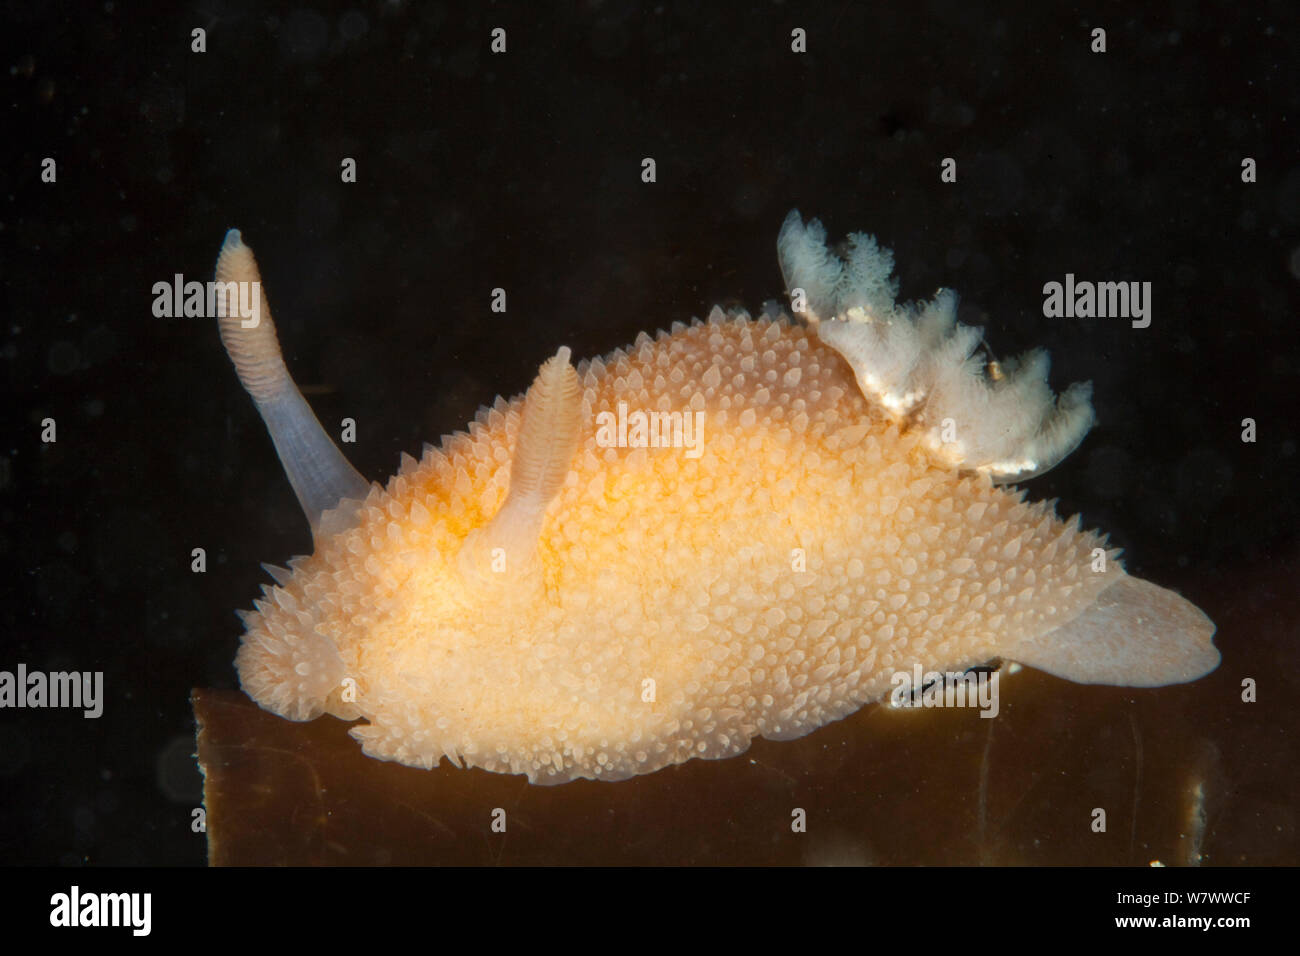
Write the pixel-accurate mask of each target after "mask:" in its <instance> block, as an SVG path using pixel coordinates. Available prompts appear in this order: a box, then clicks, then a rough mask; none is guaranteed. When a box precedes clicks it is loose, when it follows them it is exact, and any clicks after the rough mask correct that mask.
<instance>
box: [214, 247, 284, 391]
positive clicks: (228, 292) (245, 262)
mask: <svg viewBox="0 0 1300 956" xmlns="http://www.w3.org/2000/svg"><path fill="white" fill-rule="evenodd" d="M216 281H217V282H219V283H222V284H223V286H224V289H223V290H221V291H223V292H224V302H225V308H224V309H222V310H221V312H222V314H219V315H218V316H217V327H218V328H219V329H220V331H221V342H222V344H223V345H225V347H226V353H227V354H228V355H229V356H230V360H231V361H232V362H234V363H235V371H236V372H238V373H239V380H240V381H241V382H242V383H243V385H244V388H246V389H247V390H248V394H250V395H252V396H253V399H254V400H255V401H259V402H260V401H266V400H269V399H271V398H274V397H275V395H276V394H278V393H279V392H280V391H281V390H283V389H286V388H292V387H293V383H292V381H291V380H290V379H289V373H288V371H287V370H286V369H285V367H284V359H283V358H282V357H281V355H280V341H279V339H277V338H276V335H275V322H274V321H272V319H271V308H270V306H269V305H268V303H267V301H266V294H265V293H264V292H263V291H262V276H261V274H260V273H259V272H258V270H257V260H256V259H254V258H253V250H252V249H250V248H248V246H246V245H244V240H243V237H242V236H241V235H240V233H239V230H238V229H231V230H230V231H229V232H227V233H226V239H225V241H224V242H223V243H222V244H221V254H220V255H219V256H217V269H216ZM230 283H239V284H246V287H245V289H244V290H243V292H242V294H243V299H242V301H243V302H245V303H250V304H253V305H254V308H253V309H251V310H250V313H251V314H249V315H241V314H240V302H241V298H240V295H241V292H240V290H239V288H238V285H230ZM254 283H256V285H254Z"/></svg>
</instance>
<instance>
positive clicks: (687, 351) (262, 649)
mask: <svg viewBox="0 0 1300 956" xmlns="http://www.w3.org/2000/svg"><path fill="white" fill-rule="evenodd" d="M778 252H779V256H780V261H781V266H782V269H783V271H784V273H785V278H786V283H787V288H788V290H789V292H790V294H791V301H792V305H793V308H794V311H795V313H796V316H795V318H794V319H790V318H788V317H786V316H785V315H770V314H764V315H762V316H760V317H758V318H751V317H750V316H749V315H748V314H745V313H743V312H734V313H732V314H724V313H723V312H722V311H721V310H720V309H717V308H714V310H713V311H712V313H711V314H710V315H709V317H708V319H707V320H706V321H703V322H701V321H698V320H696V321H694V322H692V323H691V324H690V325H685V324H682V323H680V322H676V323H673V326H672V328H671V330H670V331H666V332H664V331H661V332H659V333H657V334H656V335H655V336H654V337H651V336H649V335H646V334H644V333H643V334H641V335H639V336H638V337H637V339H636V341H635V342H634V343H633V344H632V345H631V346H630V347H629V348H627V349H621V350H617V351H615V352H613V353H611V354H609V355H607V356H605V357H603V358H596V359H592V360H589V361H588V360H583V361H580V362H578V363H577V365H576V366H575V365H573V364H572V363H571V361H570V353H569V350H568V349H567V348H561V349H559V350H558V352H557V353H556V354H555V355H554V356H553V357H552V358H550V359H547V360H546V361H545V362H544V363H543V364H542V366H541V369H540V371H539V373H538V375H537V378H536V380H535V381H534V383H533V384H532V386H531V387H530V388H529V390H528V392H527V393H526V394H525V395H523V396H520V397H516V398H514V399H511V400H508V401H507V400H504V399H501V398H497V400H496V401H495V403H494V404H492V405H491V406H490V407H485V408H483V409H482V410H481V411H480V412H479V414H478V417H477V419H476V420H475V421H474V422H471V423H470V425H469V430H468V432H464V433H458V434H456V435H453V436H451V437H449V438H447V439H446V440H445V441H444V442H443V444H442V446H441V447H440V448H434V447H431V446H425V451H424V454H423V457H422V458H421V459H420V460H419V461H416V460H414V459H412V458H410V457H409V456H405V455H404V456H403V460H402V464H401V467H400V469H399V471H398V473H397V474H396V475H395V476H393V477H392V478H390V479H389V481H388V483H387V485H386V486H381V485H379V484H370V483H368V482H367V481H366V480H365V479H364V478H363V477H362V476H361V475H359V474H358V473H357V472H356V471H355V470H354V469H353V468H352V466H351V465H350V464H348V462H347V460H346V459H345V458H344V457H343V455H342V453H341V452H340V451H339V450H338V448H337V447H336V446H335V444H334V443H333V442H332V441H331V439H330V438H329V436H328V435H327V434H326V433H325V431H324V430H323V429H322V428H321V426H320V424H319V423H318V422H317V420H316V418H315V417H314V415H313V414H312V412H311V410H310V408H309V407H308V406H307V404H306V402H305V401H304V400H303V398H302V396H301V395H300V393H299V391H298V389H297V387H296V386H295V385H294V383H293V380H292V379H291V378H290V376H289V373H288V371H287V370H286V368H285V365H284V362H283V360H282V359H281V355H280V349H279V344H278V342H277V339H276V333H275V327H274V323H273V321H272V319H271V310H270V307H269V305H268V304H267V302H266V301H265V298H264V295H263V298H262V299H261V302H260V306H261V308H260V321H258V322H257V323H256V324H255V325H254V324H253V323H251V322H246V321H245V322H241V320H240V318H239V316H238V315H234V316H222V317H219V323H220V331H221V336H222V339H223V341H224V342H225V345H226V348H227V350H228V352H229V354H230V356H231V358H232V360H233V361H234V364H235V366H236V369H237V370H238V373H239V376H240V379H241V380H242V381H243V383H244V385H245V387H246V388H247V390H248V392H249V393H250V394H251V395H252V397H253V399H254V400H255V402H256V403H257V406H258V409H259V410H260V412H261V414H262V417H263V418H264V419H265V421H266V424H267V427H268V429H269V430H270V433H271V436H272V439H273V440H274V442H275V446H276V450H277V451H278V453H279V455H280V459H281V461H282V462H283V464H284V467H285V470H286V472H287V474H288V477H289V480H290V482H291V483H292V484H293V487H294V490H295V492H296V493H297V495H298V499H299V501H300V502H301V503H302V506H303V509H304V511H305V512H306V515H307V518H308V520H309V521H310V523H311V527H312V530H313V534H314V537H315V550H314V553H313V554H311V555H310V556H305V557H298V558H294V559H293V560H291V561H290V562H289V568H288V569H283V568H268V570H269V571H270V573H271V574H272V576H273V577H274V578H275V584H274V585H267V586H265V587H264V595H263V597H262V598H260V599H259V600H257V601H256V602H255V605H256V610H255V611H252V612H248V613H245V614H244V615H243V620H244V623H245V626H246V633H245V634H244V636H243V641H242V645H241V647H240V650H239V653H238V656H237V659H236V666H237V668H238V671H239V677H240V681H241V684H242V686H243V688H244V690H245V691H246V692H247V693H248V694H249V696H251V697H252V698H253V699H254V700H255V701H256V702H257V703H258V704H260V705H261V706H262V707H264V708H266V709H268V710H270V711H273V712H275V713H277V714H280V715H282V716H284V717H287V718H289V719H291V720H311V719H313V718H315V717H318V716H320V715H321V714H325V713H329V714H333V715H335V716H336V717H340V718H342V719H344V720H349V721H351V720H357V719H358V718H363V719H364V720H363V722H360V723H358V724H357V725H356V726H355V727H353V728H352V731H351V733H352V734H353V736H354V737H356V739H357V740H359V741H360V742H361V745H362V747H363V748H364V750H365V752H366V753H367V754H369V755H371V756H373V757H377V758H380V759H384V760H396V761H400V762H401V763H404V764H409V765H411V766H416V767H426V768H428V767H433V766H435V765H437V764H438V763H439V762H440V761H441V760H442V758H444V757H446V758H448V760H450V761H451V763H453V764H455V765H457V766H472V767H482V768H485V769H487V770H491V771H497V772H502V773H518V774H526V775H527V776H528V779H529V780H531V781H532V782H534V783H541V784H546V783H563V782H566V781H570V780H574V779H578V778H591V779H599V780H620V779H624V778H627V777H631V776H634V775H636V774H643V773H649V772H652V771H655V770H658V769H660V768H662V767H666V766H668V765H670V764H676V763H681V762H683V761H686V760H689V759H690V758H692V757H704V758H709V759H716V758H721V757H729V756H733V755H735V754H739V753H742V752H743V751H745V749H746V748H747V747H748V746H749V744H750V742H751V741H752V740H753V738H754V737H755V736H759V735H761V736H764V737H768V738H773V739H779V740H787V739H791V738H795V737H799V736H802V735H804V734H807V733H809V732H810V731H812V730H815V729H816V728H818V727H820V726H821V725H823V724H825V723H827V722H829V721H833V720H837V719H839V718H842V717H845V716H846V715H848V714H851V713H853V712H854V711H856V710H857V709H858V708H860V707H861V706H863V705H864V704H867V703H870V702H873V701H877V700H880V699H881V698H883V697H885V696H886V695H888V694H889V692H890V690H891V688H892V686H893V684H892V682H891V678H892V676H893V675H895V674H897V673H899V672H903V671H906V672H910V671H912V669H913V668H914V667H915V666H916V665H920V666H921V667H922V668H923V669H925V670H937V671H953V670H961V669H963V668H968V667H971V666H974V665H979V664H983V663H986V662H989V661H991V660H993V659H995V658H1001V659H1003V660H1010V661H1018V662H1021V663H1024V664H1027V665H1029V666H1032V667H1037V668H1040V669H1042V670H1045V671H1048V672H1050V673H1052V674H1055V675H1058V676H1060V677H1063V678H1067V679H1069V680H1073V681H1079V682H1084V683H1103V684H1124V685H1132V686H1158V685H1162V684H1170V683H1178V682H1183V681H1190V680H1194V679H1196V678H1198V677H1200V676H1202V675H1204V674H1206V673H1208V672H1209V671H1211V670H1213V669H1214V668H1215V667H1216V666H1217V664H1218V661H1219V654H1218V651H1217V650H1216V649H1215V647H1214V645H1213V643H1212V637H1213V634H1214V625H1213V623H1212V622H1211V621H1210V620H1209V619H1208V618H1207V617H1206V616H1205V615H1204V614H1203V613H1201V611H1199V610H1198V609H1197V608H1196V607H1195V606H1193V605H1192V604H1191V603H1189V602H1188V601H1186V600H1184V599H1183V598H1182V597H1180V596H1178V595H1177V594H1175V593H1173V592H1172V591H1169V590H1165V589H1163V588H1160V587H1157V586H1156V585H1154V584H1150V583H1148V582H1146V581H1143V580H1140V579H1138V578H1134V577H1131V576H1129V575H1128V574H1126V573H1125V571H1124V570H1123V568H1122V566H1121V564H1120V562H1119V561H1118V560H1117V557H1118V552H1117V551H1114V550H1107V548H1106V543H1105V540H1104V539H1103V538H1102V537H1100V536H1099V535H1098V534H1096V533H1094V532H1092V531H1087V530H1080V528H1079V522H1078V520H1077V518H1076V519H1075V520H1073V521H1071V522H1063V521H1062V520H1060V519H1059V518H1057V516H1056V514H1055V511H1054V508H1053V506H1052V504H1051V503H1042V502H1038V503H1034V502H1028V501H1026V500H1025V495H1024V492H1023V491H1016V490H1009V489H1007V488H1004V487H1001V484H1002V483H1005V482H1010V481H1018V480H1022V479H1025V478H1028V477H1030V476H1032V475H1034V474H1038V473H1041V472H1042V471H1044V470H1046V469H1047V468H1050V467H1051V466H1052V465H1054V464H1055V463H1056V462H1057V461H1059V460H1060V459H1061V458H1062V457H1064V456H1065V455H1066V454H1068V453H1069V451H1070V450H1071V449H1073V448H1074V447H1075V446H1076V445H1077V444H1078V443H1079V441H1080V440H1081V439H1082V437H1083V435H1084V433H1085V432H1086V431H1087V430H1088V428H1089V426H1090V425H1091V423H1092V409H1091V405H1090V402H1089V389H1088V387H1087V386H1080V385H1075V386H1072V387H1071V388H1070V389H1068V390H1067V391H1066V392H1065V393H1064V394H1063V395H1062V396H1061V397H1060V398H1056V397H1054V396H1053V395H1052V392H1051V390H1050V389H1049V388H1048V386H1047V358H1046V356H1045V355H1044V354H1043V353H1033V354H1031V355H1029V356H1027V357H1025V358H1024V359H1022V360H1021V361H1019V362H1017V363H1006V364H1004V365H998V364H996V363H992V362H986V361H982V360H981V359H980V358H979V357H978V354H977V348H978V345H979V342H980V332H979V330H978V329H971V328H968V327H966V326H963V325H961V324H959V323H957V322H956V319H955V314H956V312H955V305H956V299H955V297H954V296H953V294H952V293H950V292H947V291H942V290H941V291H940V293H939V294H938V295H937V296H936V297H935V299H934V300H933V301H932V302H929V303H925V304H922V305H920V306H902V305H899V304H897V303H896V302H895V296H896V285H895V283H894V281H893V280H892V278H891V271H892V268H893V260H892V257H891V255H890V253H889V252H888V251H887V250H885V249H882V248H880V247H879V246H877V244H876V243H875V241H874V240H873V239H871V238H870V237H867V236H863V235H854V236H851V237H850V239H849V241H848V243H847V245H846V246H845V247H844V249H843V253H844V254H843V256H842V257H841V256H840V255H837V254H834V253H832V252H830V251H828V249H827V247H826V242H825V233H824V230H823V229H822V227H821V225H820V224H819V223H818V222H816V221H815V220H814V221H813V222H811V223H807V224H805V223H804V222H803V220H802V219H801V218H800V217H799V215H798V214H797V213H792V214H791V215H790V217H789V218H788V219H787V220H786V222H785V225H784V226H783V228H782V230H781V233H780V237H779V240H778ZM216 278H217V280H218V281H220V282H250V283H251V282H254V281H257V282H260V276H259V274H258V270H257V264H256V262H255V260H254V258H253V254H252V252H251V250H250V249H249V248H248V246H246V245H245V244H244V243H243V241H242V239H241V237H240V234H239V232H238V231H236V230H231V231H230V232H229V233H228V234H227V236H226V240H225V243H224V245H223V247H222V250H221V254H220V257H219V259H218V261H217V269H216ZM256 288H258V290H259V291H258V294H262V293H261V291H260V289H261V287H260V286H259V287H256ZM245 325H248V326H252V327H248V328H246V327H244V326H245ZM620 405H622V406H623V407H622V408H620ZM620 415H621V416H622V417H621V419H619V420H620V421H622V422H624V423H626V422H627V421H628V420H629V419H632V418H634V417H635V416H637V415H639V416H640V418H639V419H636V421H637V422H638V423H640V424H642V425H643V424H644V423H645V422H647V421H657V422H658V423H660V424H661V425H663V426H665V427H664V428H662V429H660V431H658V432H656V434H657V435H659V436H660V437H664V436H667V437H668V439H671V437H672V436H673V435H674V429H679V428H681V423H685V424H687V425H688V426H689V425H690V424H691V423H693V422H698V430H699V432H698V434H696V435H695V436H694V438H695V441H696V444H695V447H694V449H693V450H694V454H687V453H686V451H687V450H686V449H685V448H683V447H680V443H674V442H673V441H672V440H663V441H659V440H656V441H645V440H630V439H629V437H628V435H627V432H628V428H627V426H626V424H624V425H621V426H620V427H619V429H618V432H619V440H617V441H611V440H610V434H609V428H608V427H603V426H598V421H604V422H609V421H611V420H613V419H612V418H611V416H614V417H617V416H620ZM687 416H690V419H689V421H688V420H687ZM644 432H645V429H644V428H641V429H640V430H639V435H633V436H631V437H632V438H637V437H640V438H642V439H644V437H645V434H644Z"/></svg>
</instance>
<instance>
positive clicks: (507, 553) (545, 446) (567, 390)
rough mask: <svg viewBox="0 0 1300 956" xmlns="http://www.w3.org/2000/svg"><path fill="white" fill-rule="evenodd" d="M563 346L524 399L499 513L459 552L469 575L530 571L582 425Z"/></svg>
mask: <svg viewBox="0 0 1300 956" xmlns="http://www.w3.org/2000/svg"><path fill="white" fill-rule="evenodd" d="M569 356H570V352H569V349H568V347H567V346H561V347H560V349H559V351H558V352H556V354H555V355H554V356H552V357H551V358H549V359H547V360H546V361H545V362H543V363H542V366H541V368H540V369H539V370H538V372H537V378H535V379H534V380H533V384H532V385H531V386H530V387H529V389H528V393H527V394H526V395H525V396H524V410H523V421H522V422H521V424H520V426H519V437H518V438H517V439H516V442H515V451H514V458H513V461H512V464H511V468H510V490H509V492H507V494H506V500H505V502H504V503H503V504H502V505H501V509H500V510H499V511H498V512H497V513H496V515H494V516H493V518H492V520H491V521H490V522H489V523H488V524H487V525H486V526H485V527H483V528H482V529H480V530H479V531H476V532H473V533H472V534H471V535H470V536H469V538H467V539H466V541H465V544H464V545H463V546H462V548H461V561H462V566H464V567H465V569H466V570H467V571H469V572H470V573H471V574H473V575H477V576H479V577H483V576H485V575H488V574H491V575H492V576H494V577H500V578H501V579H502V580H506V579H509V578H513V577H514V575H515V574H516V573H518V572H525V571H528V570H530V569H531V568H532V566H533V558H534V556H535V552H536V548H537V538H538V535H539V534H540V533H541V529H542V521H543V519H544V518H545V516H546V506H547V505H548V504H550V501H551V499H552V498H554V497H555V496H556V495H557V494H558V493H559V491H560V489H561V488H562V487H563V486H564V480H565V478H566V477H567V476H568V474H569V467H570V465H571V464H572V462H573V456H574V453H575V452H576V451H577V448H578V443H579V439H580V438H581V434H580V433H581V427H582V386H581V384H580V382H579V380H578V373H577V371H576V370H575V369H574V367H573V366H572V365H571V364H570V363H569Z"/></svg>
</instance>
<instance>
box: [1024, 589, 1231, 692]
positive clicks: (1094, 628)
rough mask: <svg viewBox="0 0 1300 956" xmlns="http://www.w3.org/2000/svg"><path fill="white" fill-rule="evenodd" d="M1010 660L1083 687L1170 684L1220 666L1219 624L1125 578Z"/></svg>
mask: <svg viewBox="0 0 1300 956" xmlns="http://www.w3.org/2000/svg"><path fill="white" fill-rule="evenodd" d="M1005 656H1007V657H1008V658H1011V659H1014V660H1017V661H1019V662H1020V663H1022V664H1028V665H1029V666H1030V667H1036V668H1038V669H1039V670H1043V671H1047V672H1048V673H1049V674H1055V675H1056V676H1057V677H1063V678H1065V679H1066V680H1072V681H1075V682H1076V683H1080V684H1114V685H1118V686H1122V687H1162V686H1164V685H1165V684H1184V683H1187V682H1188V681H1194V680H1196V679H1197V678H1200V677H1204V676H1205V675H1206V674H1208V673H1209V672H1210V671H1212V670H1214V669H1215V668H1216V667H1218V666H1219V652H1218V650H1217V649H1216V648H1215V646H1214V622H1213V621H1211V620H1210V619H1209V618H1208V617H1206V615H1205V613H1204V612H1203V611H1201V609H1200V608H1198V607H1197V606H1196V605H1194V604H1192V603H1191V602H1190V601H1188V600H1186V599H1185V598H1182V597H1180V596H1179V595H1177V594H1175V593H1174V592H1173V591H1170V590H1169V589H1167V588H1162V587H1159V586H1158V585H1155V584H1152V583H1151V582H1150V581H1144V580H1142V579H1141V578H1135V577H1130V576H1129V575H1127V574H1121V575H1120V576H1119V577H1118V578H1117V579H1116V581H1115V583H1114V584H1112V585H1110V586H1109V587H1107V588H1106V589H1105V590H1104V591H1102V592H1101V594H1100V595H1099V596H1098V597H1097V600H1096V601H1094V602H1093V603H1092V604H1091V605H1090V606H1089V607H1088V608H1087V609H1086V610H1085V611H1084V612H1083V613H1082V614H1080V615H1079V616H1078V617H1076V618H1075V619H1074V620H1072V621H1070V622H1069V623H1067V624H1064V625H1062V626H1061V627H1058V628H1056V629H1055V630H1053V631H1049V632H1047V633H1046V634H1042V635H1039V636H1038V637H1035V638H1032V639H1031V640H1028V641H1024V642H1023V643H1021V644H1019V645H1017V646H1016V647H1014V648H1011V649H1010V650H1008V651H1007V654H1006V655H1005Z"/></svg>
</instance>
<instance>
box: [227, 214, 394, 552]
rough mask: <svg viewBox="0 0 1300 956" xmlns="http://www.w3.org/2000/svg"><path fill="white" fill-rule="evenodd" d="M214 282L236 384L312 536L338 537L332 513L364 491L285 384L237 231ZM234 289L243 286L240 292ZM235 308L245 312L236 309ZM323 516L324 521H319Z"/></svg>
mask: <svg viewBox="0 0 1300 956" xmlns="http://www.w3.org/2000/svg"><path fill="white" fill-rule="evenodd" d="M216 281H217V282H219V283H226V284H227V285H226V286H225V290H224V301H225V303H226V305H225V307H224V308H222V309H220V312H221V313H222V314H219V315H218V316H217V326H218V328H219V329H220V331H221V341H222V343H223V344H224V345H225V347H226V353H227V354H228V355H229V356H230V360H231V361H232V362H234V364H235V371H236V372H238V373H239V380H240V381H241V382H242V383H243V385H244V388H246V389H247V390H248V394H249V395H251V396H252V397H253V401H254V402H256V403H257V410H258V412H260V413H261V415H262V420H263V421H264V422H265V423H266V429H267V431H268V432H270V434H271V440H272V441H274V442H275V450H276V453H277V454H278V455H279V456H280V463H281V464H282V465H283V466H284V472H285V475H286V476H288V478H289V484H291V485H292V486H293V491H294V494H295V495H297V496H298V503H299V504H300V505H302V510H303V513H304V514H306V516H307V520H308V522H310V524H311V529H312V533H313V534H319V533H321V532H322V530H324V531H326V532H334V531H338V530H342V528H343V527H346V526H347V525H348V524H349V523H350V514H345V513H344V511H343V510H342V509H340V510H337V511H336V509H339V506H340V504H341V503H343V502H348V501H354V500H357V499H361V498H364V497H365V496H366V494H367V493H368V492H369V490H370V485H369V483H368V482H367V481H366V480H365V479H364V478H363V477H361V475H360V474H359V473H358V472H357V470H356V469H355V468H353V467H352V465H351V464H350V463H349V462H348V460H347V459H346V458H345V457H343V453H342V452H341V451H339V449H338V446H336V445H335V444H334V442H333V440H332V439H331V438H330V437H329V435H328V434H326V432H325V430H324V429H323V428H321V425H320V422H319V421H317V419H316V416H315V415H314V414H313V413H312V410H311V408H310V406H308V404H307V402H306V400H305V399H304V398H303V397H302V393H301V392H299V391H298V386H297V385H295V384H294V382H293V379H292V378H291V377H290V376H289V370H288V369H287V368H285V365H284V359H283V357H282V356H281V354H280V342H279V340H278V339H277V338H276V335H275V322H274V321H273V320H272V318H271V307H270V305H268V304H267V300H266V294H265V293H264V292H263V291H262V277H261V275H260V273H259V272H258V269H257V260H256V259H255V258H253V250H252V249H250V248H249V247H248V246H246V245H244V240H243V238H242V236H241V235H240V233H239V230H238V229H231V230H230V231H229V232H227V233H226V238H225V241H224V242H223V243H222V244H221V254H220V255H219V256H218V257H217V268H216ZM239 284H246V285H244V286H243V288H242V290H241V288H240V285H239ZM241 302H242V303H245V304H248V305H250V306H252V307H251V308H248V309H247V310H245V309H242V308H241V307H240V303H241ZM245 311H246V312H247V314H243V313H244V312H245ZM327 513H332V514H331V517H330V518H329V519H327V520H324V521H323V519H325V517H326V515H327Z"/></svg>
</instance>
